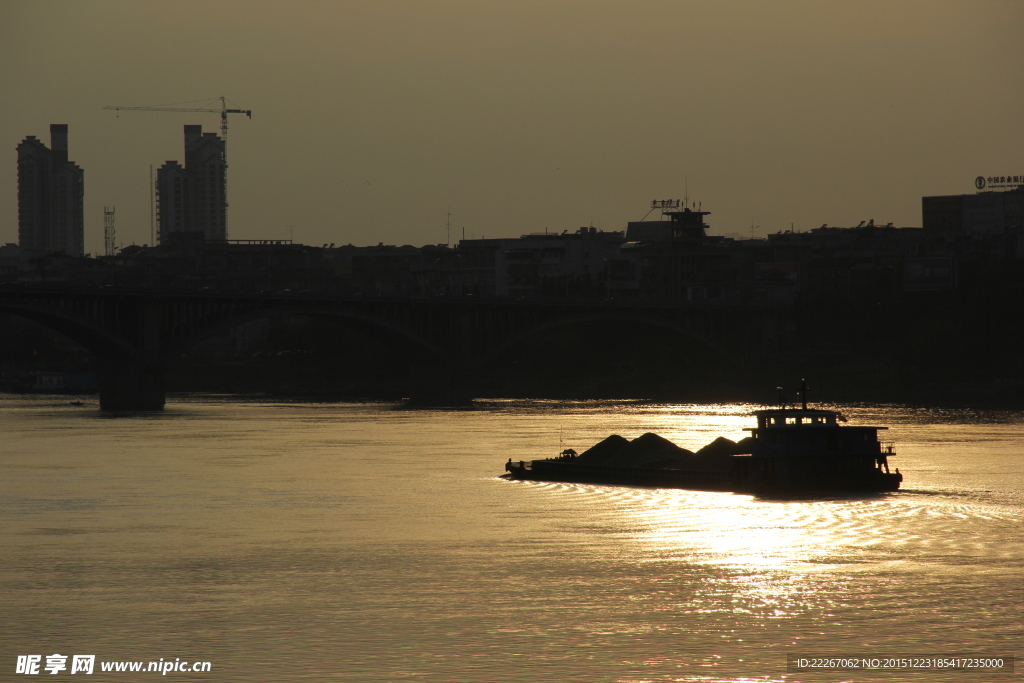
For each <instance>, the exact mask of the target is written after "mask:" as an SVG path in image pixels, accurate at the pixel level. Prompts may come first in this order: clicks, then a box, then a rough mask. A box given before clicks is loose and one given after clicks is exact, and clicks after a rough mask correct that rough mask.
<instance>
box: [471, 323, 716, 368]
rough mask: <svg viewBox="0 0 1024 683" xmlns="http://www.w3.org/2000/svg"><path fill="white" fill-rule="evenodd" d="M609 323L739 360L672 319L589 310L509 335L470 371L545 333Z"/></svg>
mask: <svg viewBox="0 0 1024 683" xmlns="http://www.w3.org/2000/svg"><path fill="white" fill-rule="evenodd" d="M607 322H618V323H627V324H632V325H644V326H648V327H655V328H660V329H664V330H668V331H671V332H675V333H677V334H680V335H682V336H684V337H686V338H688V339H690V340H692V341H695V342H697V343H698V344H700V345H701V346H703V347H705V348H706V349H708V350H709V351H711V352H713V353H715V354H716V355H718V356H719V357H720V358H721V359H722V360H724V361H727V362H736V358H735V357H734V356H733V354H732V353H731V352H729V351H728V350H727V349H725V348H724V347H723V346H722V345H721V344H719V343H718V342H716V341H715V340H714V339H712V338H711V337H709V336H707V335H706V334H703V333H701V332H698V331H696V330H694V329H693V328H692V327H691V326H688V325H685V324H683V323H680V322H677V321H673V320H666V319H662V318H656V317H651V316H645V315H642V314H638V313H633V312H630V311H622V310H609V311H590V312H586V313H579V314H575V315H569V316H565V317H559V318H554V319H551V320H545V321H543V322H541V323H538V324H536V325H534V326H532V327H530V328H528V329H525V330H523V331H521V332H518V333H516V334H513V335H510V336H509V337H507V338H506V339H504V340H503V341H502V342H501V343H499V344H497V345H495V346H493V347H491V348H489V349H487V350H485V351H484V352H483V353H481V354H479V355H477V356H476V357H475V358H474V359H473V362H472V367H471V368H470V369H471V370H480V369H482V368H484V367H486V366H488V365H490V364H491V363H493V362H494V361H495V360H497V358H499V357H500V356H501V355H502V354H504V353H506V352H507V351H509V350H511V349H513V348H515V347H517V346H519V345H521V344H522V343H523V342H526V341H528V340H529V339H531V338H533V337H537V336H539V335H542V334H544V333H546V332H551V331H554V330H557V329H560V328H565V327H570V326H573V325H580V324H586V323H607Z"/></svg>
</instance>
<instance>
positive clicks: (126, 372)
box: [99, 363, 167, 411]
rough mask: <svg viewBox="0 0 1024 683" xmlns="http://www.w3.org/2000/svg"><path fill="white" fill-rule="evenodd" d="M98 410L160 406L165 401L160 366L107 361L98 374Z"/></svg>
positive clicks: (162, 373) (153, 408) (165, 395)
mask: <svg viewBox="0 0 1024 683" xmlns="http://www.w3.org/2000/svg"><path fill="white" fill-rule="evenodd" d="M99 385H100V410H110V411H133V410H163V409H164V404H165V403H166V401H167V394H166V392H165V391H164V372H163V368H162V367H160V366H156V365H143V364H141V363H140V364H131V365H119V364H114V363H108V364H107V365H106V366H105V367H104V368H103V369H102V370H101V371H100V375H99Z"/></svg>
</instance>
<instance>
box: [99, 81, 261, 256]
mask: <svg viewBox="0 0 1024 683" xmlns="http://www.w3.org/2000/svg"><path fill="white" fill-rule="evenodd" d="M214 99H217V100H220V109H210V108H209V107H170V106H164V105H159V106H154V107H123V106H117V105H113V106H109V107H103V108H104V109H113V110H114V111H173V112H185V113H191V112H199V113H209V114H216V113H217V112H220V137H221V140H223V141H224V151H223V152H222V155H221V158H222V160H223V164H224V167H225V168H227V164H228V152H227V150H228V114H245V115H246V116H248V117H249V118H250V119H251V118H252V110H251V109H228V101H227V99H226V98H225V97H224V96H223V95H221V96H220V97H216V98H214ZM194 102H199V103H205V102H210V100H195V101H194ZM181 104H191V103H189V102H182V103H181ZM149 173H150V186H151V190H152V185H153V178H152V176H153V167H152V166H150V168H149ZM152 211H153V209H152V195H151V196H150V214H151V215H150V222H151V225H152V221H153V216H152ZM224 237H225V238H226V237H227V181H226V179H225V181H224Z"/></svg>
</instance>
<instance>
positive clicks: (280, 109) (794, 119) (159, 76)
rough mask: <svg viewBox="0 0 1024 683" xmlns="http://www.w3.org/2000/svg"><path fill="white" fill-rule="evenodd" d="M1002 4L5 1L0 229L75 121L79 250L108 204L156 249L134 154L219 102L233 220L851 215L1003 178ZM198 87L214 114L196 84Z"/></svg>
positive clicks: (1006, 165)
mask: <svg viewBox="0 0 1024 683" xmlns="http://www.w3.org/2000/svg"><path fill="white" fill-rule="evenodd" d="M1022 35H1024V2H1020V1H1019V0H955V1H944V0H885V1H873V0H858V1H857V2H852V1H851V2H833V1H829V0H773V1H769V0H765V1H754V0H751V1H746V2H743V1H739V0H723V1H716V2H710V1H700V2H696V1H686V0H674V1H669V0H639V1H638V0H631V1H629V2H626V1H625V0H614V1H609V0H590V1H586V2H583V1H575V0H572V1H570V0H543V1H534V0H516V1H515V2H503V1H497V0H474V1H469V0H446V1H440V0H437V1H435V0H412V1H407V0H378V1H366V2H363V1H360V2H346V1H338V2H301V3H291V2H260V1H255V0H246V1H244V2H242V1H235V0H218V1H216V2H195V1H192V0H177V1H176V2H161V3H156V2H135V1H134V0H119V1H111V0H90V1H89V2H30V1H22V0H3V2H2V3H0V83H2V93H3V98H2V102H3V104H2V107H0V133H2V140H0V146H3V147H4V148H5V149H6V150H7V152H6V155H7V156H6V159H7V162H6V163H3V164H0V244H2V243H5V242H16V241H17V178H16V164H15V161H16V155H15V147H16V146H17V145H18V143H19V142H20V141H21V140H22V139H23V138H24V137H25V136H27V135H35V136H36V137H39V138H41V139H42V140H43V141H44V142H46V143H47V144H49V124H50V123H67V124H69V125H70V131H69V148H70V157H71V159H72V160H74V161H76V162H77V163H78V164H79V165H80V166H82V167H83V168H84V169H85V188H86V199H85V210H86V225H85V229H86V251H87V252H92V253H97V252H100V251H101V250H102V247H103V206H104V205H115V206H116V207H117V237H118V242H119V243H121V244H123V245H128V244H132V243H137V244H142V243H149V242H150V218H149V216H150V212H149V202H150V198H149V169H150V165H151V164H152V165H153V167H154V169H155V168H157V167H159V166H160V165H161V164H163V163H164V162H165V161H166V160H169V159H176V160H179V161H183V150H182V146H183V137H182V126H183V125H185V124H202V125H203V127H204V130H206V131H213V132H216V131H218V126H219V117H218V116H217V115H216V114H180V113H163V112H114V111H105V110H104V109H103V107H104V106H105V105H162V104H168V105H172V106H174V105H177V106H190V105H187V104H184V105H179V104H178V103H183V102H188V101H196V100H203V99H207V100H209V99H211V98H214V97H217V96H220V95H222V94H223V95H224V96H226V97H227V98H228V100H229V101H230V102H232V103H233V104H235V105H236V106H238V107H240V108H243V109H251V110H252V111H253V116H252V119H251V120H249V119H247V118H245V117H244V116H239V115H234V116H233V118H231V119H230V135H229V147H228V155H229V163H230V170H229V175H228V178H229V180H228V198H229V202H230V210H229V233H230V234H229V237H231V238H237V239H262V238H284V239H287V238H288V237H290V236H292V237H294V239H295V240H296V241H299V242H303V243H307V244H314V245H321V244H324V243H329V242H334V243H337V244H347V243H352V244H356V245H368V244H377V243H378V242H383V243H385V244H413V245H417V246H421V245H424V244H438V243H444V242H445V241H446V232H445V220H446V213H447V211H448V210H449V207H450V210H451V214H452V219H451V220H452V235H451V236H452V241H453V242H454V241H455V240H456V239H457V238H458V237H461V235H462V230H463V228H465V234H466V236H467V237H481V236H487V237H515V236H518V235H521V234H525V233H528V232H538V231H539V232H543V231H544V230H545V229H548V230H550V231H557V232H561V231H563V230H570V231H574V230H575V229H576V228H578V227H579V226H582V225H594V226H597V227H599V228H601V229H604V230H618V229H622V228H623V227H625V224H626V222H627V221H630V220H639V219H640V218H641V217H643V216H644V214H645V213H646V212H647V210H648V207H649V204H650V200H652V199H668V198H682V197H683V195H684V194H685V193H686V192H687V191H688V194H689V197H690V199H691V200H693V201H696V202H701V204H702V207H703V209H704V210H707V211H711V215H710V216H709V217H708V222H709V224H710V225H711V231H710V234H719V235H721V234H733V235H744V236H749V235H750V233H751V226H752V225H754V226H759V227H757V228H756V229H755V234H757V235H764V234H766V233H769V232H776V231H779V230H784V229H789V227H790V225H791V224H792V225H793V226H794V227H795V228H796V229H797V230H808V229H811V228H814V227H817V226H819V225H821V224H823V223H828V224H830V225H840V226H848V225H856V224H857V223H858V222H859V221H861V220H867V219H869V218H873V219H874V220H875V222H876V223H888V222H893V223H895V224H896V225H897V226H919V225H920V224H921V197H922V196H923V195H935V194H953V193H969V192H973V191H974V187H973V180H974V178H975V177H976V176H978V175H993V174H995V175H999V174H1002V175H1006V174H1020V175H1024V136H1022V135H1021V124H1022V122H1024V40H1022V38H1021V36H1022ZM209 106H216V103H212V104H210V105H209Z"/></svg>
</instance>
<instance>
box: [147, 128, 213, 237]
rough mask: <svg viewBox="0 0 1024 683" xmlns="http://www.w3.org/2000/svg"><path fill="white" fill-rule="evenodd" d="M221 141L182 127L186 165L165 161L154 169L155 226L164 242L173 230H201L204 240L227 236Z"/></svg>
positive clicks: (197, 129) (200, 131) (197, 130)
mask: <svg viewBox="0 0 1024 683" xmlns="http://www.w3.org/2000/svg"><path fill="white" fill-rule="evenodd" d="M224 151H225V150H224V140H223V139H221V138H220V137H218V136H217V135H216V134H215V133H204V132H203V127H202V126H185V165H184V166H182V165H181V164H179V163H178V162H177V161H168V162H166V163H165V164H164V165H163V166H161V167H160V168H159V170H157V175H156V196H157V225H158V227H159V230H160V232H159V241H160V242H161V243H164V242H165V241H167V240H168V239H169V238H170V236H171V235H172V234H173V233H176V232H200V233H202V234H203V236H204V237H205V239H207V240H224V239H227V236H228V222H227V216H228V202H227V164H226V162H225V160H224Z"/></svg>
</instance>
